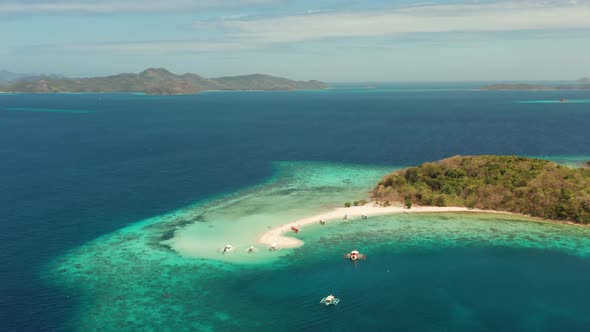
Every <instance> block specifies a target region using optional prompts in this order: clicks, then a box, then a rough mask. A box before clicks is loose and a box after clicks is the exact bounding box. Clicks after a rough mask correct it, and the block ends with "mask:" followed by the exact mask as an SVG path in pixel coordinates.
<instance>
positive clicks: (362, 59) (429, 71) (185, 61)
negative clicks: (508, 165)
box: [0, 0, 590, 82]
mask: <svg viewBox="0 0 590 332" xmlns="http://www.w3.org/2000/svg"><path fill="white" fill-rule="evenodd" d="M0 36H1V39H0V41H1V43H2V44H1V45H2V46H1V47H0V69H2V68H4V69H7V70H11V71H16V72H26V73H29V72H34V73H57V74H64V75H69V76H91V75H108V74H113V73H119V72H138V71H141V70H143V69H145V68H147V67H166V68H168V69H170V70H171V71H173V72H177V73H184V72H195V73H199V74H202V75H204V76H207V77H215V76H224V75H238V74H248V73H266V74H272V75H278V76H285V77H289V78H294V79H319V80H324V81H330V82H337V81H408V80H409V81H420V80H422V81H424V80H560V79H565V80H568V79H576V78H578V77H581V76H590V0H547V1H526V0H521V1H484V0H481V1H473V0H472V1H465V0H462V1H438V2H425V1H409V0H400V1H376V0H375V1H370V0H364V1H352V0H315V1H311V0H302V1H295V0H2V1H0Z"/></svg>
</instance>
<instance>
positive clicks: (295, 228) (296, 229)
mask: <svg viewBox="0 0 590 332" xmlns="http://www.w3.org/2000/svg"><path fill="white" fill-rule="evenodd" d="M291 230H293V232H295V233H299V228H297V227H295V226H291Z"/></svg>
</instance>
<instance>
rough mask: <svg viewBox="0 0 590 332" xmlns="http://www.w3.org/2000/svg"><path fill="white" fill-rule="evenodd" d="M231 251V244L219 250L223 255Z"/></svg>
mask: <svg viewBox="0 0 590 332" xmlns="http://www.w3.org/2000/svg"><path fill="white" fill-rule="evenodd" d="M233 249H234V247H232V245H231V244H228V245H226V246H225V247H223V249H221V252H222V253H224V254H227V253H228V252H230V251H232V250H233Z"/></svg>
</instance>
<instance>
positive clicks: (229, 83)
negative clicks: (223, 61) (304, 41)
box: [2, 68, 326, 95]
mask: <svg viewBox="0 0 590 332" xmlns="http://www.w3.org/2000/svg"><path fill="white" fill-rule="evenodd" d="M325 87H326V85H325V84H324V83H322V82H318V81H307V82H301V81H292V80H288V79H286V78H281V77H274V76H269V75H260V74H256V75H245V76H233V77H221V78H212V79H208V78H205V77H202V76H199V75H197V74H183V75H175V74H173V73H171V72H169V71H167V70H166V69H163V68H150V69H147V70H145V71H143V72H141V73H139V74H119V75H113V76H107V77H92V78H64V77H57V76H40V77H30V78H26V79H22V80H20V81H15V82H11V83H5V84H4V85H3V86H2V90H4V91H7V92H31V93H51V92H53V93H55V92H144V93H147V94H161V95H172V94H194V93H197V92H199V91H203V90H296V89H324V88H325Z"/></svg>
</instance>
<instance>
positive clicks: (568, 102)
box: [517, 99, 590, 104]
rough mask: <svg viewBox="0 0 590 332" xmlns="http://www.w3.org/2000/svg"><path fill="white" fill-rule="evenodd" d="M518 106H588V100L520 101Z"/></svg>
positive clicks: (589, 101) (589, 100)
mask: <svg viewBox="0 0 590 332" xmlns="http://www.w3.org/2000/svg"><path fill="white" fill-rule="evenodd" d="M517 103H519V104H590V99H568V100H567V101H561V100H559V99H557V100H520V101H517Z"/></svg>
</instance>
